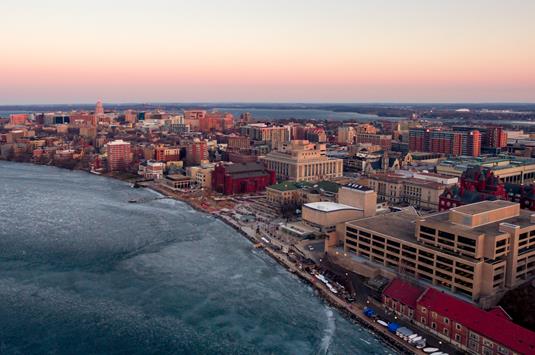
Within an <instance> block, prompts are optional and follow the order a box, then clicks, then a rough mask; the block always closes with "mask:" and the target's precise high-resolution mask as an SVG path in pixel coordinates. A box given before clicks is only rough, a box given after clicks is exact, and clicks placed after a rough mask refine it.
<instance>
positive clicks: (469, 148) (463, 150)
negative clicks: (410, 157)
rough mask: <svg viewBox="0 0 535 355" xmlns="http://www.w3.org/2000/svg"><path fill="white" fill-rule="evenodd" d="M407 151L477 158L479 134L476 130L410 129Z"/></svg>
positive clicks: (479, 146) (478, 153)
mask: <svg viewBox="0 0 535 355" xmlns="http://www.w3.org/2000/svg"><path fill="white" fill-rule="evenodd" d="M409 150H410V151H412V152H429V153H443V154H448V155H469V156H473V157H477V156H479V155H480V154H481V133H480V132H479V131H478V130H470V131H443V130H441V129H437V128H434V129H430V128H411V129H409Z"/></svg>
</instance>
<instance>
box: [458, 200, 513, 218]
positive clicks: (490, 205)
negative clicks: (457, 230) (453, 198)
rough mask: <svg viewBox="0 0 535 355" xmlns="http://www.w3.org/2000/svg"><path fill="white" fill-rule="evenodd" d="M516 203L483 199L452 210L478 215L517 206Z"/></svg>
mask: <svg viewBox="0 0 535 355" xmlns="http://www.w3.org/2000/svg"><path fill="white" fill-rule="evenodd" d="M515 205H516V203H514V202H509V201H504V200H494V201H482V202H478V203H471V204H469V205H464V206H460V207H455V208H452V209H451V210H450V211H455V212H460V213H463V214H468V215H471V216H473V215H476V214H481V213H485V212H489V211H492V210H497V209H500V208H505V207H510V206H515Z"/></svg>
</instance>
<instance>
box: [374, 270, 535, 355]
mask: <svg viewBox="0 0 535 355" xmlns="http://www.w3.org/2000/svg"><path fill="white" fill-rule="evenodd" d="M383 302H384V306H385V307H386V308H388V309H391V310H393V311H395V312H396V313H398V314H401V315H403V316H405V317H407V318H409V319H412V320H413V322H414V323H415V324H417V325H418V326H420V327H422V328H425V329H427V330H428V331H430V332H431V333H433V334H435V335H436V336H438V337H439V338H441V339H443V340H445V341H447V342H450V343H451V344H453V345H454V346H456V347H458V348H459V349H461V350H463V351H465V352H467V353H472V354H484V355H513V354H535V333H534V332H532V331H530V330H528V329H526V328H523V327H521V326H519V325H518V324H515V323H513V322H512V321H511V319H510V318H509V316H508V315H507V313H505V311H503V309H501V308H493V309H492V310H489V311H485V310H483V309H481V308H479V307H477V306H475V305H474V304H472V303H468V302H465V301H463V300H460V299H458V298H456V297H454V296H451V295H449V294H448V293H446V292H443V291H439V290H436V289H434V288H431V287H428V288H426V289H422V288H420V287H418V286H416V285H413V284H410V283H409V282H408V281H404V280H399V279H395V280H393V281H392V282H391V283H390V285H389V286H388V287H387V288H386V289H385V291H384V293H383ZM410 310H412V313H411V311H410ZM410 314H412V316H411V315H410Z"/></svg>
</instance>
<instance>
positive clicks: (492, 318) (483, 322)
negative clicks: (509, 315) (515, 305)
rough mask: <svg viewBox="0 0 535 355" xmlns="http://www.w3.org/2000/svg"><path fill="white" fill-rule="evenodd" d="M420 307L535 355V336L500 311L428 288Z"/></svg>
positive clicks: (514, 349) (510, 347) (520, 351)
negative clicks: (483, 308)
mask: <svg viewBox="0 0 535 355" xmlns="http://www.w3.org/2000/svg"><path fill="white" fill-rule="evenodd" d="M418 304H419V305H422V306H424V307H427V308H429V309H430V310H432V311H435V312H437V313H439V314H440V315H442V316H446V317H448V318H449V319H451V320H453V321H455V322H457V323H460V324H462V325H463V326H465V327H467V328H469V329H471V330H472V331H474V332H476V333H478V334H481V335H483V336H485V337H486V338H489V339H491V340H493V341H495V342H497V343H500V344H501V345H504V346H506V347H508V348H509V349H511V350H513V351H515V352H518V353H521V354H534V353H535V333H534V332H532V331H530V330H528V329H526V328H523V327H521V326H519V325H517V324H515V323H513V322H511V321H509V320H508V319H506V318H505V317H503V315H500V314H497V312H487V311H484V310H482V309H480V308H478V307H476V306H474V305H473V304H470V303H468V302H464V301H461V300H459V299H457V298H455V297H453V296H450V295H448V294H446V293H443V292H440V291H438V290H435V289H433V288H428V289H427V290H426V291H425V292H424V293H423V294H422V296H420V298H419V299H418Z"/></svg>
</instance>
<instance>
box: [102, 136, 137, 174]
mask: <svg viewBox="0 0 535 355" xmlns="http://www.w3.org/2000/svg"><path fill="white" fill-rule="evenodd" d="M106 153H107V156H108V170H109V171H124V170H126V168H127V167H128V165H129V164H130V163H131V162H132V152H131V145H130V142H125V141H123V140H121V139H119V140H115V141H112V142H109V143H108V144H106Z"/></svg>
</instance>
